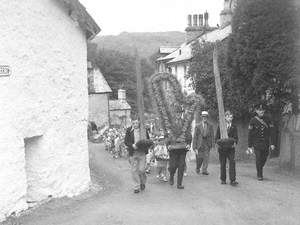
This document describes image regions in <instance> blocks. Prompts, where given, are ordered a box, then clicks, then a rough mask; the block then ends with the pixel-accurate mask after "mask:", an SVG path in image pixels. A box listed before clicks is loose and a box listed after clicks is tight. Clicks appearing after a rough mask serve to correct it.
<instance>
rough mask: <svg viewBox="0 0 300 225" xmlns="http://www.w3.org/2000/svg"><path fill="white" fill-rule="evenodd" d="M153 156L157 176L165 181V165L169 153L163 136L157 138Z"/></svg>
mask: <svg viewBox="0 0 300 225" xmlns="http://www.w3.org/2000/svg"><path fill="white" fill-rule="evenodd" d="M154 156H155V160H156V166H157V172H158V175H157V178H158V179H160V180H162V181H165V182H167V181H168V179H167V165H168V160H169V153H168V149H167V146H166V145H165V140H164V136H160V137H159V138H158V143H157V145H156V146H155V148H154Z"/></svg>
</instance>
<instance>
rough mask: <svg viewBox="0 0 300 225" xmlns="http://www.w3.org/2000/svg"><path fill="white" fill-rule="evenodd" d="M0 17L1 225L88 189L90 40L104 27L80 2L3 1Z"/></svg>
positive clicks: (64, 0) (46, 0)
mask: <svg viewBox="0 0 300 225" xmlns="http://www.w3.org/2000/svg"><path fill="white" fill-rule="evenodd" d="M0 14H1V15H2V18H1V20H0V30H1V33H2V34H1V36H0V41H1V43H2V44H1V45H0V68H1V73H0V74H1V75H0V90H1V91H0V105H1V107H0V116H1V119H0V190H1V192H0V221H1V220H4V219H5V217H7V216H9V215H10V214H11V213H13V212H16V213H18V212H20V211H22V210H25V209H27V208H28V204H30V203H36V202H38V201H41V200H44V199H47V198H49V197H55V198H57V197H62V196H69V197H72V196H74V195H78V194H80V193H82V192H84V191H87V190H88V188H89V184H90V170H89V157H88V143H87V132H86V128H87V121H88V89H87V40H88V39H92V38H93V37H94V36H95V35H96V34H97V33H98V32H100V28H99V27H98V25H97V24H96V23H95V22H94V20H93V19H92V18H91V16H90V15H89V14H88V13H87V11H86V10H85V8H84V7H83V6H82V5H81V4H80V3H79V1H78V0H73V1H71V0H43V1H41V0H40V1H36V0H26V1H19V0H3V1H1V5H0ZM74 171H76V173H74Z"/></svg>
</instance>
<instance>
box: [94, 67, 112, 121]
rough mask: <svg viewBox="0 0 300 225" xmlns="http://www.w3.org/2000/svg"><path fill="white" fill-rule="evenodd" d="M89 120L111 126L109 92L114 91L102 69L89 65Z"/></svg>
mask: <svg viewBox="0 0 300 225" xmlns="http://www.w3.org/2000/svg"><path fill="white" fill-rule="evenodd" d="M88 64H89V65H90V63H88ZM88 70H89V72H88V78H89V79H88V80H89V121H90V122H91V121H93V122H95V123H96V125H97V127H109V125H110V121H109V94H110V93H111V92H112V91H111V88H110V87H109V85H108V83H107V81H106V80H105V78H104V76H103V74H102V73H101V71H100V69H98V68H92V67H91V66H89V69H88Z"/></svg>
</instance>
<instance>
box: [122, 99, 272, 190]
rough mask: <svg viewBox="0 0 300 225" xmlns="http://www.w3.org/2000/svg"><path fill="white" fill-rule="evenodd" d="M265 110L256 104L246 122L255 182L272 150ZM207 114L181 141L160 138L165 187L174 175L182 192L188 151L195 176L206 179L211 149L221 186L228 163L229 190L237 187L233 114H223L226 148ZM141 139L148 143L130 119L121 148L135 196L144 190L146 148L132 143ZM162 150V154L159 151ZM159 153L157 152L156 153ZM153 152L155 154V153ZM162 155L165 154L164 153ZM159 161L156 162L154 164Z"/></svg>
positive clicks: (145, 134)
mask: <svg viewBox="0 0 300 225" xmlns="http://www.w3.org/2000/svg"><path fill="white" fill-rule="evenodd" d="M264 112H265V106H264V104H262V103H259V104H257V105H256V106H255V116H254V117H253V118H252V119H251V120H250V123H249V128H248V129H249V133H248V149H247V152H251V153H254V154H255V158H256V170H257V179H258V180H259V181H262V180H263V167H264V165H265V163H266V160H267V157H268V155H269V150H274V149H275V145H274V141H275V140H274V128H273V125H272V123H271V122H270V121H269V120H268V119H267V118H266V117H265V115H264ZM182 114H183V112H182V111H181V110H175V124H174V126H176V127H175V128H176V129H174V131H175V132H178V134H179V133H180V132H181V128H182V126H183V115H182ZM208 116H209V115H208V112H207V111H202V112H201V121H200V122H199V123H197V124H196V125H195V126H194V128H193V129H191V130H188V131H187V132H186V133H185V138H184V140H182V141H181V143H178V140H176V139H173V138H172V137H169V136H168V134H165V135H164V137H160V140H159V141H160V145H161V146H165V148H164V147H162V148H161V149H162V150H161V151H164V152H165V149H167V151H168V156H169V157H167V158H168V171H169V179H168V181H169V184H170V185H174V177H175V174H176V172H177V180H176V181H177V188H178V189H184V186H183V183H182V182H183V174H184V170H185V167H186V163H185V159H186V154H187V152H188V151H189V150H192V151H194V152H195V154H196V173H197V174H200V173H202V174H203V175H206V176H207V175H209V173H208V161H209V154H210V151H211V149H213V148H216V149H217V150H218V153H219V161H220V180H221V184H226V182H227V181H226V163H227V160H228V161H229V181H230V184H231V185H232V186H236V185H238V182H237V180H236V164H235V151H236V146H237V144H238V130H237V126H236V125H235V124H234V123H233V114H232V112H230V111H226V112H225V121H226V128H227V134H228V137H229V138H231V139H233V140H234V143H233V145H230V146H228V147H221V146H219V145H218V144H217V143H218V140H219V139H220V138H221V137H220V136H221V135H220V128H219V127H218V128H217V130H216V133H214V130H213V125H212V124H211V123H210V122H209V121H208ZM143 138H148V139H149V133H148V132H147V130H144V131H143V130H141V129H140V121H139V119H138V118H137V117H135V118H133V120H132V126H131V127H129V128H128V129H127V130H126V134H125V139H124V142H125V145H126V146H127V148H128V153H129V162H130V165H131V173H132V177H133V181H134V193H139V192H141V191H143V190H144V189H145V188H146V180H147V175H146V170H145V169H146V155H147V154H148V149H147V148H142V149H141V148H138V146H137V145H136V143H137V142H138V141H140V140H141V139H143ZM163 149H164V150H163ZM159 151H160V150H159ZM155 152H156V151H155ZM164 154H165V153H164ZM158 161H159V160H158ZM162 162H163V163H160V162H158V170H159V171H158V172H159V175H161V176H163V177H164V179H166V171H165V168H166V166H167V164H166V161H165V160H162Z"/></svg>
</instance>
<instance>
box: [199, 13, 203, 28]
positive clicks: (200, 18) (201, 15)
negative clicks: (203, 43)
mask: <svg viewBox="0 0 300 225" xmlns="http://www.w3.org/2000/svg"><path fill="white" fill-rule="evenodd" d="M199 27H203V14H199Z"/></svg>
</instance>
